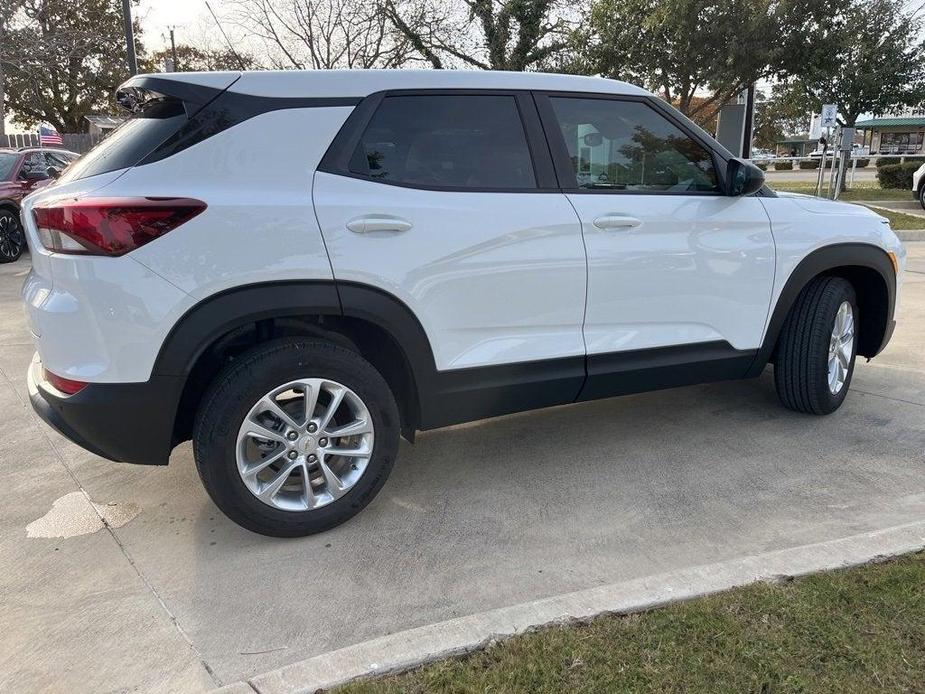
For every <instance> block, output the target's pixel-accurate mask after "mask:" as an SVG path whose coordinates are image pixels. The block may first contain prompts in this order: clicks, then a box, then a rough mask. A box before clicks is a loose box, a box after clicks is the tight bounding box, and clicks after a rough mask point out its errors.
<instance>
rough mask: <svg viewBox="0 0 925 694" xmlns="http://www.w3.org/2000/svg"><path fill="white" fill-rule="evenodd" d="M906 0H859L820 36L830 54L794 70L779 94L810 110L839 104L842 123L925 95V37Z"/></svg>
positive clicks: (913, 102) (911, 102)
mask: <svg viewBox="0 0 925 694" xmlns="http://www.w3.org/2000/svg"><path fill="white" fill-rule="evenodd" d="M904 4H905V3H904V2H903V0H854V2H853V3H852V4H851V6H850V7H848V8H847V10H846V11H844V12H843V13H842V14H841V15H840V16H839V17H837V21H836V24H835V26H834V27H833V29H832V31H831V32H830V33H828V34H827V35H826V36H825V37H822V38H821V39H820V40H819V42H818V43H819V45H820V47H821V48H822V49H823V54H824V55H825V56H826V58H825V60H823V61H814V62H811V63H808V64H807V65H804V66H802V67H801V68H800V69H795V70H793V71H791V74H790V76H789V78H788V79H786V80H785V81H784V82H783V83H782V84H781V85H780V88H779V92H780V94H781V95H782V96H783V97H785V98H786V99H788V100H789V101H790V102H791V103H795V104H798V105H799V107H801V108H802V109H803V110H805V111H814V112H817V113H818V112H819V111H820V110H821V108H822V104H837V105H838V118H839V122H841V124H842V125H846V126H852V125H854V123H855V122H856V121H857V120H858V118H859V117H860V116H861V115H862V114H865V113H875V114H880V113H886V112H889V111H893V110H897V109H901V108H903V107H906V106H915V105H917V104H919V103H922V101H923V100H925V37H923V24H922V21H921V19H919V18H918V17H917V16H916V14H914V13H913V12H912V11H911V10H907V9H905V8H904Z"/></svg>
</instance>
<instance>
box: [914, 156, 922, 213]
mask: <svg viewBox="0 0 925 694" xmlns="http://www.w3.org/2000/svg"><path fill="white" fill-rule="evenodd" d="M912 194H913V195H914V196H915V197H917V198H918V200H919V204H920V205H921V206H922V209H923V210H925V164H922V165H921V166H920V167H919V168H918V169H916V170H915V173H913V174H912Z"/></svg>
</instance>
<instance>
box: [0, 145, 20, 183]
mask: <svg viewBox="0 0 925 694" xmlns="http://www.w3.org/2000/svg"><path fill="white" fill-rule="evenodd" d="M17 159H19V155H18V154H16V153H15V152H0V181H7V180H9V178H10V176H11V175H12V174H13V168H14V167H15V166H16V160H17Z"/></svg>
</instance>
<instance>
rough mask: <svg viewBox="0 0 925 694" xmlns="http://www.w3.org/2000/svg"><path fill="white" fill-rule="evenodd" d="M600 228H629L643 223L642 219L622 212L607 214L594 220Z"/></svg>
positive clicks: (595, 224)
mask: <svg viewBox="0 0 925 694" xmlns="http://www.w3.org/2000/svg"><path fill="white" fill-rule="evenodd" d="M592 223H593V224H594V226H596V227H597V228H598V229H629V228H632V227H638V226H639V225H640V224H642V220H641V219H637V218H636V217H628V216H627V215H622V214H605V215H601V216H600V217H597V218H595V220H594V222H592Z"/></svg>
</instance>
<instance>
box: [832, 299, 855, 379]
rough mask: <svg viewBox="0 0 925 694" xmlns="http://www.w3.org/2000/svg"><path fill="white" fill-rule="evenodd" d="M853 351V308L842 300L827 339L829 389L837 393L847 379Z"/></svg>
mask: <svg viewBox="0 0 925 694" xmlns="http://www.w3.org/2000/svg"><path fill="white" fill-rule="evenodd" d="M853 353H854V310H853V309H852V308H851V304H850V303H848V302H847V301H843V302H842V303H841V306H839V307H838V311H837V312H836V313H835V323H834V325H833V326H832V335H831V337H830V339H829V390H830V391H831V393H832V395H837V394H838V393H839V392H840V391H841V389H842V388H844V386H845V381H846V380H847V379H848V369H849V367H850V365H851V357H852V356H853Z"/></svg>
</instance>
